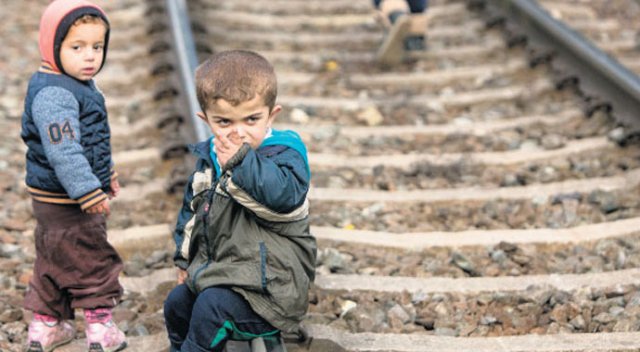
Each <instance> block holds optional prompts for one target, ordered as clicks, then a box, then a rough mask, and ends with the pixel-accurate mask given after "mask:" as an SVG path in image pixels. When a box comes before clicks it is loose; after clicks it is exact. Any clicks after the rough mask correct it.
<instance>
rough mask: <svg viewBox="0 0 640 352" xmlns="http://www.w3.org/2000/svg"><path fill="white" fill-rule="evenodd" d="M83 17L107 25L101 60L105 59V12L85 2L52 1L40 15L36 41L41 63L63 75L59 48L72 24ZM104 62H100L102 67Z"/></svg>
mask: <svg viewBox="0 0 640 352" xmlns="http://www.w3.org/2000/svg"><path fill="white" fill-rule="evenodd" d="M84 15H94V16H98V17H100V18H102V19H103V20H104V21H105V22H106V23H107V32H106V34H105V38H104V51H103V59H104V58H106V55H107V45H108V44H109V20H108V19H107V15H106V14H105V12H104V11H103V10H102V9H101V8H100V7H99V6H98V5H95V4H93V3H91V2H89V1H86V0H54V1H52V2H51V4H49V6H47V8H46V9H45V10H44V13H43V14H42V18H41V19H40V30H39V40H38V44H39V47H40V56H41V58H42V61H43V62H44V63H46V64H47V65H49V66H50V68H51V69H53V70H54V71H57V72H61V73H64V70H63V68H62V63H61V62H60V46H61V44H62V41H63V40H64V38H65V37H66V35H67V33H68V32H69V28H71V25H72V24H73V22H75V20H77V19H78V18H80V17H82V16H84ZM105 61H106V60H102V65H103V66H104V63H105ZM101 68H102V66H100V69H101ZM98 71H99V70H98Z"/></svg>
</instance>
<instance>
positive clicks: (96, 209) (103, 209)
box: [87, 199, 111, 217]
mask: <svg viewBox="0 0 640 352" xmlns="http://www.w3.org/2000/svg"><path fill="white" fill-rule="evenodd" d="M87 213H89V214H104V216H107V217H108V216H109V215H110V214H111V209H110V208H109V200H108V199H105V200H103V201H102V202H100V203H98V204H95V205H94V206H92V207H91V208H89V209H87Z"/></svg>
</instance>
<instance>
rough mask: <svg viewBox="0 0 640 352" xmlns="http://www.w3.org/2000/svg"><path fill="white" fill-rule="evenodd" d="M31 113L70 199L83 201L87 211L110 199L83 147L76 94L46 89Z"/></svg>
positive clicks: (83, 206) (38, 97) (36, 100)
mask: <svg viewBox="0 0 640 352" xmlns="http://www.w3.org/2000/svg"><path fill="white" fill-rule="evenodd" d="M31 111H32V115H33V121H34V123H35V125H36V126H37V128H38V133H39V134H40V139H41V142H42V146H43V148H44V152H45V155H46V156H47V160H48V161H49V164H50V165H51V167H52V168H53V170H54V171H55V173H56V176H57V177H58V179H59V180H60V183H61V184H62V187H64V189H65V191H66V192H67V194H68V195H69V197H70V198H72V199H76V200H78V201H80V206H81V207H82V209H83V210H84V209H87V208H89V207H91V206H93V205H95V204H97V203H99V202H100V201H102V200H104V199H106V198H107V195H106V194H105V193H104V192H102V190H101V189H100V188H101V187H102V185H101V183H100V180H99V179H98V177H97V176H96V175H94V174H93V170H92V169H91V165H90V164H89V161H88V160H87V158H86V157H85V156H84V148H83V146H82V145H81V144H80V140H81V137H82V136H81V133H82V131H81V130H80V120H79V114H80V106H79V103H78V101H77V100H76V99H75V97H74V96H73V94H72V93H71V92H69V91H68V90H66V89H63V88H59V87H47V88H44V89H42V90H41V91H40V92H38V94H37V95H36V97H35V99H34V101H33V105H32V106H31Z"/></svg>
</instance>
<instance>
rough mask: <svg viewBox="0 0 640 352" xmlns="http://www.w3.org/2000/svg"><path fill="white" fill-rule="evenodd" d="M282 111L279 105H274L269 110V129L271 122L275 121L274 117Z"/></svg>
mask: <svg viewBox="0 0 640 352" xmlns="http://www.w3.org/2000/svg"><path fill="white" fill-rule="evenodd" d="M281 111H282V106H281V105H276V106H274V107H273V109H271V114H270V115H269V127H271V124H272V123H273V120H275V118H276V116H277V115H278V114H279V113H280V112H281Z"/></svg>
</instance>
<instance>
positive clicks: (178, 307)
mask: <svg viewBox="0 0 640 352" xmlns="http://www.w3.org/2000/svg"><path fill="white" fill-rule="evenodd" d="M192 301H193V298H192V295H191V292H190V291H189V288H188V287H187V286H186V285H179V286H176V287H175V288H174V289H173V290H171V292H169V295H168V296H167V298H166V299H165V301H164V316H165V319H166V318H169V317H171V316H174V315H176V314H177V313H179V312H183V311H186V310H191V306H192V304H193V303H192Z"/></svg>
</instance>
